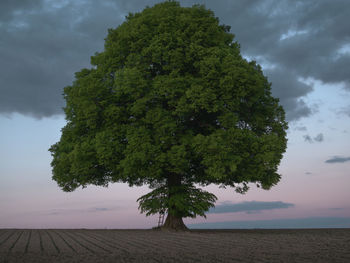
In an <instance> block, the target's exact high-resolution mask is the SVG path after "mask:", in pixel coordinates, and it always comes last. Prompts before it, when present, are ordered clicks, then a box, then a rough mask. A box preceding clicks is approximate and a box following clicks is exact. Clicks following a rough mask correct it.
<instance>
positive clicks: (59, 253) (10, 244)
mask: <svg viewBox="0 0 350 263" xmlns="http://www.w3.org/2000/svg"><path fill="white" fill-rule="evenodd" d="M0 262H1V263H5V262H50V263H52V262H87V263H89V262H94V263H98V262H350V229H299V230H192V231H191V232H184V233H180V232H164V231H156V230H87V229H75V230H64V229H50V230H46V229H40V230H38V229H33V230H30V229H0Z"/></svg>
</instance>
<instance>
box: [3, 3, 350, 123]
mask: <svg viewBox="0 0 350 263" xmlns="http://www.w3.org/2000/svg"><path fill="white" fill-rule="evenodd" d="M157 2H160V1H156V0H142V1H141V0H135V1H130V0H128V1H127V0H121V1H113V0H106V1H93V0H81V1H72V0H67V1H62V2H60V1H53V0H46V1H44V0H34V1H29V0H23V1H10V0H5V1H1V3H0V34H1V35H0V91H1V94H2V96H1V97H0V112H2V113H11V112H20V113H24V114H31V115H35V116H37V117H42V116H51V115H53V114H59V113H61V112H62V111H61V107H62V106H63V105H64V101H63V99H62V96H61V95H62V89H63V87H64V86H66V85H69V84H70V83H71V81H72V80H73V75H74V72H76V71H79V70H80V69H81V68H83V67H89V59H90V56H91V55H93V54H94V53H95V52H96V51H101V50H103V42H104V40H103V39H104V38H105V37H106V34H107V28H111V27H113V28H115V27H117V26H118V25H119V24H120V23H121V22H122V21H123V20H124V16H125V15H126V14H127V13H128V12H137V11H141V10H142V9H143V8H144V7H145V6H146V5H148V6H152V5H153V4H155V3H157ZM181 3H182V4H183V5H184V6H191V5H192V4H195V3H199V4H205V5H206V7H207V8H210V9H212V10H213V11H214V12H215V15H216V16H218V17H219V18H220V21H221V23H224V24H227V25H230V26H231V32H233V33H234V34H235V35H236V40H237V41H238V42H239V43H240V44H241V50H242V53H243V55H244V56H246V57H248V58H252V59H255V60H257V62H258V63H261V64H262V65H263V69H264V68H265V69H266V70H264V72H265V74H266V75H267V77H268V78H269V81H271V82H272V92H273V95H274V96H277V97H279V98H280V101H281V104H282V105H283V106H284V107H285V109H286V113H287V119H288V120H297V119H299V118H301V117H305V116H309V115H310V114H311V113H312V108H311V107H310V105H307V104H306V103H305V101H304V100H303V97H304V96H305V95H307V94H308V93H310V92H311V91H312V87H311V86H310V85H308V84H305V83H304V82H302V79H307V78H314V79H319V80H321V81H323V82H324V83H340V82H342V83H345V84H346V88H347V89H348V90H350V75H349V74H348V70H347V69H348V68H349V67H350V52H349V49H350V48H349V44H348V43H349V41H350V31H349V30H348V18H349V16H350V2H349V1H347V0H336V1H332V0H310V1H301V0H299V1H298V0H296V1H287V0H264V1H260V0H252V1H245V0H237V1H231V0H218V1H209V0H205V1H200V0H198V1H181ZM266 65H267V66H266ZM265 66H266V67H265Z"/></svg>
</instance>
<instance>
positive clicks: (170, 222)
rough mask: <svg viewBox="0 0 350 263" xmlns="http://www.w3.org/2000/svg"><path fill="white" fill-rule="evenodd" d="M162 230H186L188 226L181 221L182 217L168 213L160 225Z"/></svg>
mask: <svg viewBox="0 0 350 263" xmlns="http://www.w3.org/2000/svg"><path fill="white" fill-rule="evenodd" d="M162 229H164V230H175V231H187V230H188V228H187V227H186V225H185V224H184V222H183V221H182V217H177V216H174V215H170V214H168V216H167V218H166V220H165V223H164V225H163V226H162Z"/></svg>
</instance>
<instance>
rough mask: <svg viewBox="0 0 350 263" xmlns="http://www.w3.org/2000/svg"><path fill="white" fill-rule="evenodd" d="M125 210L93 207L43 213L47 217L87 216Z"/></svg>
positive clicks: (52, 210)
mask: <svg viewBox="0 0 350 263" xmlns="http://www.w3.org/2000/svg"><path fill="white" fill-rule="evenodd" d="M116 210H123V208H121V207H110V208H107V207H91V208H86V209H51V210H48V211H42V212H41V213H43V214H45V215H70V214H85V213H97V212H105V211H116Z"/></svg>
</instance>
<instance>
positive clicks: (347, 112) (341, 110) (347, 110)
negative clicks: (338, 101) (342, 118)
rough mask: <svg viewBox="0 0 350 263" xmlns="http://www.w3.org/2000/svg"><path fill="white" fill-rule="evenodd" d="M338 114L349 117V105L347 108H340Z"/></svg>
mask: <svg viewBox="0 0 350 263" xmlns="http://www.w3.org/2000/svg"><path fill="white" fill-rule="evenodd" d="M337 113H338V114H345V115H347V116H348V117H350V105H349V106H348V107H342V108H341V109H340V110H339V111H338V112H337Z"/></svg>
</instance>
